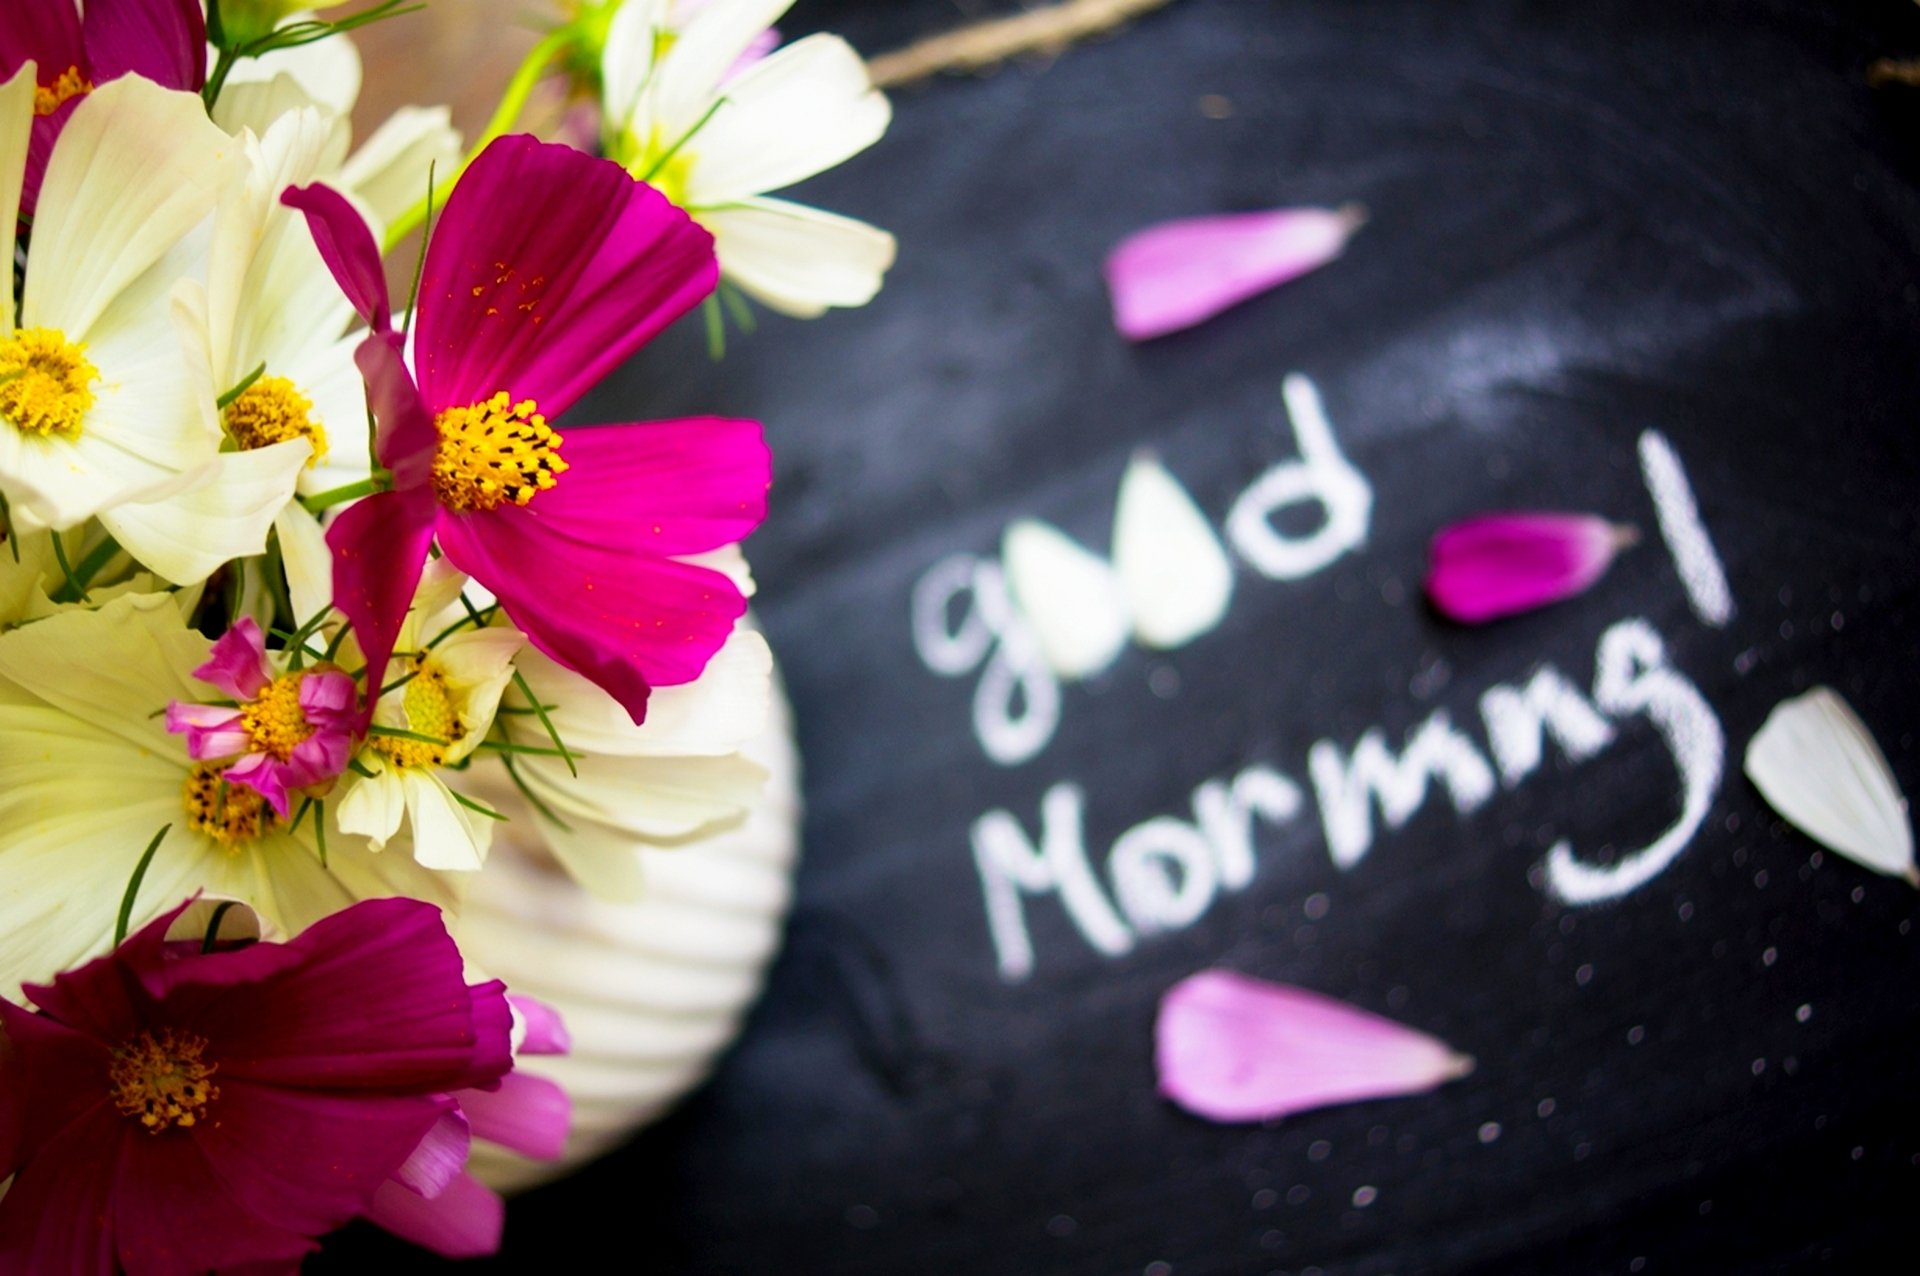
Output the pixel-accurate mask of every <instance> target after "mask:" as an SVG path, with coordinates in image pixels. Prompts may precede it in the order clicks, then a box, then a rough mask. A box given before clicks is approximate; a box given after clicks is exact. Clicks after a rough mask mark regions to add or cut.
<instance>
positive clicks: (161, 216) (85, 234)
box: [21, 75, 241, 341]
mask: <svg viewBox="0 0 1920 1276" xmlns="http://www.w3.org/2000/svg"><path fill="white" fill-rule="evenodd" d="M240 162H241V158H240V147H239V145H238V144H237V143H236V142H235V141H234V140H233V139H232V138H230V137H228V136H227V135H226V134H225V133H223V132H221V131H220V130H219V129H218V128H217V127H215V126H214V124H213V122H212V121H211V120H209V119H208V118H207V114H206V108H205V107H204V106H203V105H202V104H201V101H200V97H199V95H198V94H196V93H175V92H170V91H168V90H166V89H163V88H160V87H159V86H158V85H155V84H152V83H150V82H148V81H146V80H143V79H141V78H139V77H138V76H132V75H129V76H123V77H121V78H120V79H118V80H115V81H114V82H113V83H111V84H107V85H104V86H102V87H101V88H98V89H95V90H94V91H93V92H92V93H89V94H87V96H86V98H85V100H83V101H82V102H81V103H80V105H79V106H78V107H77V108H76V109H75V110H74V112H73V115H72V116H71V117H70V118H69V119H68V120H67V124H66V127H65V129H64V130H62V132H61V134H60V141H59V143H58V144H57V145H56V146H55V147H54V150H53V158H52V159H51V161H49V163H48V165H47V173H46V178H45V181H44V182H43V183H42V184H41V187H40V203H39V206H38V208H37V210H36V212H35V216H34V236H33V248H32V251H31V253H30V254H29V261H28V267H27V286H26V292H25V294H24V295H23V297H22V299H21V321H22V323H23V324H24V326H26V327H29V328H55V329H58V330H59V331H60V332H62V333H63V334H65V335H66V337H67V339H68V340H70V341H84V340H87V339H88V330H89V329H90V328H91V327H92V325H93V322H94V320H95V319H97V318H98V317H99V316H100V314H101V312H102V311H104V310H105V309H106V308H107V306H108V304H109V303H110V302H112V301H113V299H114V298H115V297H116V296H118V295H119V293H120V292H121V290H122V289H124V288H126V287H127V286H128V285H129V284H131V283H132V282H133V281H134V280H136V279H138V278H139V277H140V276H141V275H142V274H143V273H145V272H146V270H147V268H148V267H150V266H152V265H153V264H154V263H155V262H156V261H158V260H159V259H160V257H161V256H162V255H163V254H164V253H166V251H167V250H168V249H170V248H172V247H173V246H174V245H175V244H176V243H178V242H179V241H180V239H181V238H182V237H183V236H184V235H185V234H186V233H187V232H188V231H189V230H191V229H193V227H194V225H195V224H196V223H198V222H199V221H200V220H201V218H203V217H204V216H206V214H207V213H208V212H209V211H210V210H211V209H212V208H213V205H214V202H215V200H216V199H218V198H219V197H220V194H221V193H222V192H223V191H225V190H226V189H228V186H229V183H230V182H231V181H232V180H233V176H234V173H235V169H236V166H237V165H239V163H240ZM167 286H168V287H169V288H170V287H171V286H172V281H168V284H167Z"/></svg>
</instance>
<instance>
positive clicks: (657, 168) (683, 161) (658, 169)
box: [627, 124, 693, 208]
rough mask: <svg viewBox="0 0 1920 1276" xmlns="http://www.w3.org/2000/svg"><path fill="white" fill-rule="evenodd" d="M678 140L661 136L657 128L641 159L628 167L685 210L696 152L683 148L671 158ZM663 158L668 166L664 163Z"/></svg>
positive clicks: (649, 138)
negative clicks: (670, 151) (673, 147)
mask: <svg viewBox="0 0 1920 1276" xmlns="http://www.w3.org/2000/svg"><path fill="white" fill-rule="evenodd" d="M677 140H678V139H677V138H671V137H668V136H666V135H665V134H664V133H662V132H661V131H660V126H659V125H657V124H656V125H655V126H654V128H653V133H652V135H651V136H649V137H648V138H647V144H646V145H645V146H643V147H641V148H640V154H639V157H638V158H637V159H635V160H634V162H633V163H631V164H629V165H627V171H628V172H629V173H632V174H633V175H634V176H635V177H640V178H642V180H644V181H645V182H646V183H647V185H649V186H651V187H653V188H654V189H655V190H657V191H659V192H660V193H661V194H662V195H665V196H666V197H667V199H668V200H669V201H671V202H672V203H673V204H674V205H676V206H677V207H680V208H685V207H687V181H688V179H689V178H691V177H692V176H693V148H692V146H691V144H683V145H682V146H681V147H680V149H679V150H677V151H673V152H672V153H671V154H669V153H668V150H669V148H670V147H672V146H673V144H674V142H675V141H677ZM662 157H665V160H666V162H665V163H661V159H662Z"/></svg>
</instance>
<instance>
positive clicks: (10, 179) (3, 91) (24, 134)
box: [0, 62, 37, 316]
mask: <svg viewBox="0 0 1920 1276" xmlns="http://www.w3.org/2000/svg"><path fill="white" fill-rule="evenodd" d="M35 74H36V72H35V68H34V64H33V63H31V62H28V63H25V64H24V65H22V66H21V67H20V68H19V69H18V70H16V71H15V72H14V73H13V78H12V79H11V80H8V81H7V82H6V83H5V84H0V262H5V263H6V264H7V267H8V268H7V270H6V272H5V273H6V279H5V281H4V282H0V299H4V300H5V302H6V308H5V309H4V310H0V314H4V315H7V316H11V315H12V314H13V269H12V267H13V244H14V228H15V227H16V226H17V225H18V224H19V220H20V216H19V214H20V185H21V183H22V181H24V180H25V177H26V170H27V143H28V141H29V140H30V139H31V138H32V136H33V95H34V89H35V88H36V86H37V81H36V80H35V79H34V76H35Z"/></svg>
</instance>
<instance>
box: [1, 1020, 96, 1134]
mask: <svg viewBox="0 0 1920 1276" xmlns="http://www.w3.org/2000/svg"><path fill="white" fill-rule="evenodd" d="M0 1043H4V1044H0V1053H3V1054H4V1058H0V1076H4V1077H5V1079H6V1084H5V1085H0V1167H5V1166H9V1165H18V1164H19V1163H20V1162H21V1161H22V1160H23V1159H24V1158H25V1152H26V1149H29V1148H36V1147H39V1146H40V1145H41V1144H43V1143H46V1142H47V1141H48V1140H50V1139H52V1138H53V1137H54V1136H55V1135H56V1134H58V1133H59V1131H60V1130H61V1129H62V1128H63V1127H65V1126H67V1125H69V1124H71V1123H72V1122H74V1121H76V1120H78V1119H79V1118H80V1117H81V1116H83V1115H85V1114H86V1112H87V1111H88V1110H89V1109H91V1108H94V1107H97V1106H98V1105H100V1104H101V1103H104V1102H105V1100H106V1095H105V1093H104V1092H101V1093H97V1094H89V1093H87V1092H85V1091H84V1090H74V1089H70V1088H67V1087H65V1086H63V1085H61V1084H60V1082H61V1081H63V1080H64V1079H66V1078H69V1077H84V1076H93V1075H96V1074H99V1073H100V1072H102V1071H103V1070H104V1069H105V1068H106V1066H107V1051H108V1050H109V1049H110V1048H111V1047H110V1046H108V1045H107V1044H106V1043H104V1042H100V1041H96V1040H94V1039H93V1038H91V1037H88V1036H86V1035H84V1034H82V1033H79V1032H76V1031H75V1030H74V1029H72V1028H70V1027H68V1026H66V1025H65V1024H61V1023H56V1022H55V1021H54V1020H52V1019H50V1018H48V1017H47V1016H45V1015H36V1014H33V1013H32V1012H30V1011H28V1010H25V1009H23V1008H22V1007H20V1006H16V1005H14V1004H13V1003H12V1002H10V1001H7V1000H4V999H0Z"/></svg>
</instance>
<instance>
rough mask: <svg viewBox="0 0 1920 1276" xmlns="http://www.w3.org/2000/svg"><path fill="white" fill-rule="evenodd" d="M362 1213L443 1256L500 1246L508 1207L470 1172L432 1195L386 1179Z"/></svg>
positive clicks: (462, 1255) (481, 1253) (487, 1251)
mask: <svg viewBox="0 0 1920 1276" xmlns="http://www.w3.org/2000/svg"><path fill="white" fill-rule="evenodd" d="M367 1217H368V1218H369V1219H370V1220H372V1221H373V1222H374V1223H376V1224H378V1225H379V1226H380V1227H383V1228H385V1229H386V1230H387V1231H389V1232H392V1233H393V1234H394V1235H395V1236H398V1237H399V1238H400V1239H402V1240H406V1241H412V1242H413V1243H414V1244H415V1245H418V1246H420V1247H421V1248H423V1249H429V1250H432V1251H433V1252H434V1253H436V1254H438V1255H440V1256H441V1257H442V1258H481V1257H484V1256H485V1255H488V1254H491V1253H493V1252H495V1251H496V1250H498V1249H499V1248H500V1233H501V1230H502V1229H503V1228H504V1227H505V1225H506V1217H507V1207H506V1204H505V1203H504V1202H503V1201H501V1199H500V1197H499V1195H498V1194H497V1193H495V1192H493V1191H491V1190H490V1189H488V1188H486V1187H483V1186H481V1184H480V1182H479V1181H478V1180H477V1179H475V1178H474V1177H473V1176H472V1175H470V1174H461V1175H458V1176H456V1177H455V1178H454V1180H453V1181H452V1182H451V1183H449V1184H447V1187H446V1190H445V1191H443V1192H441V1193H440V1195H438V1196H436V1197H434V1198H433V1199H432V1200H428V1199H426V1198H425V1197H423V1196H420V1195H419V1194H418V1193H415V1192H410V1191H408V1190H407V1189H406V1188H405V1187H403V1186H401V1185H400V1184H399V1183H396V1182H393V1181H392V1180H389V1181H387V1182H385V1183H383V1184H381V1185H380V1190H379V1191H378V1192H376V1193H375V1194H374V1198H373V1208H372V1209H371V1210H369V1211H368V1213H367Z"/></svg>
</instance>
